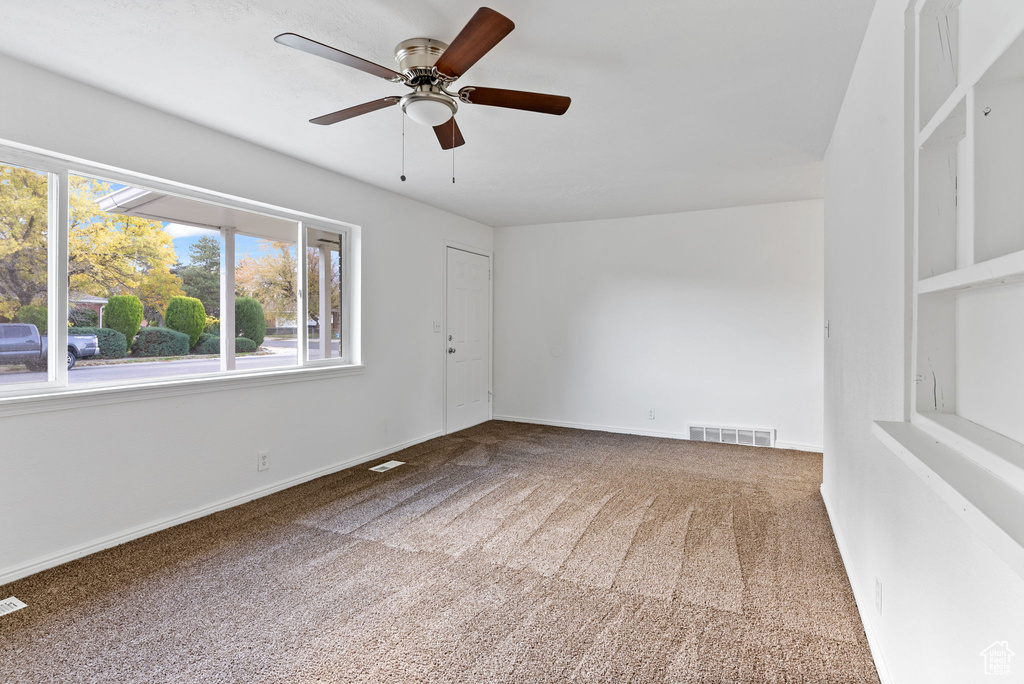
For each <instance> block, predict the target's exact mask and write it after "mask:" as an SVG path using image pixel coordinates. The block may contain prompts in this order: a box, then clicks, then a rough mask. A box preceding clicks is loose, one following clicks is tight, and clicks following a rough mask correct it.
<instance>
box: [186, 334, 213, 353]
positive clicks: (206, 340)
mask: <svg viewBox="0 0 1024 684" xmlns="http://www.w3.org/2000/svg"><path fill="white" fill-rule="evenodd" d="M192 353H193V354H220V338H219V337H217V336H216V335H211V334H210V333H203V334H202V335H200V336H199V341H198V342H196V344H195V346H194V347H192Z"/></svg>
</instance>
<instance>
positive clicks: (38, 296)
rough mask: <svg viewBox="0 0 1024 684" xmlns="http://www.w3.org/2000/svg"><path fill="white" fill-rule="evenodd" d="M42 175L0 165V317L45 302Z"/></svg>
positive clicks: (9, 316) (45, 201)
mask: <svg viewBox="0 0 1024 684" xmlns="http://www.w3.org/2000/svg"><path fill="white" fill-rule="evenodd" d="M48 196H49V192H48V188H47V178H46V174H43V173H38V172H36V171H32V170H30V169H23V168H21V167H17V166H3V165H0V316H3V317H4V318H7V319H13V318H14V317H15V316H16V315H17V313H18V310H19V309H20V308H21V307H22V306H27V305H30V304H40V305H42V304H45V303H46V239H47V229H48V211H47V209H48V204H49V202H48Z"/></svg>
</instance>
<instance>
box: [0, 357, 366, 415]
mask: <svg viewBox="0 0 1024 684" xmlns="http://www.w3.org/2000/svg"><path fill="white" fill-rule="evenodd" d="M364 371H365V366H356V365H348V366H341V365H319V366H304V367H299V366H295V367H287V368H282V369H279V370H272V371H268V370H260V371H253V372H250V373H238V372H235V373H217V374H210V375H205V376H201V377H187V378H177V379H174V380H166V381H163V382H155V383H152V382H151V383H139V384H134V385H125V384H123V383H122V384H119V385H117V386H113V387H86V388H82V389H68V388H64V387H60V388H56V389H54V390H53V391H51V392H47V393H45V394H43V393H39V394H33V395H31V396H20V397H10V398H4V399H0V418H6V417H8V416H20V415H25V414H29V413H44V412H46V411H64V410H70V409H75V408H82V407H87V406H104V405H107V404H120V403H123V402H136V401H145V400H148V399H159V398H162V397H177V396H181V395H184V394H188V395H194V394H203V393H206V392H228V391H231V390H239V389H248V388H250V387H260V386H265V385H283V384H287V383H291V382H304V381H307V380H308V381H312V380H328V379H330V378H335V377H339V376H344V375H362V374H363V372H364Z"/></svg>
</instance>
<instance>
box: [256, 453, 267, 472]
mask: <svg viewBox="0 0 1024 684" xmlns="http://www.w3.org/2000/svg"><path fill="white" fill-rule="evenodd" d="M269 467H270V452H269V451H258V452H256V470H266V469H268V468H269Z"/></svg>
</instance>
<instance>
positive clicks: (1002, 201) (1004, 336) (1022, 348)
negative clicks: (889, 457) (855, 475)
mask: <svg viewBox="0 0 1024 684" xmlns="http://www.w3.org/2000/svg"><path fill="white" fill-rule="evenodd" d="M915 12H916V14H915V17H916V19H915V24H914V32H913V40H914V45H913V47H914V55H915V56H916V59H915V64H914V67H915V72H914V88H915V90H914V104H915V106H914V110H913V111H912V112H909V113H908V117H912V118H911V120H912V121H913V122H914V124H913V127H914V130H915V131H916V135H915V139H914V145H913V164H914V176H913V179H914V180H913V185H912V187H910V188H908V201H912V202H913V207H914V221H913V244H914V259H913V268H914V272H913V278H912V282H913V292H912V299H911V305H912V309H913V326H912V331H911V334H912V345H911V356H912V358H911V363H912V373H911V377H910V379H909V383H910V388H909V389H910V393H911V408H910V420H909V422H908V423H904V424H879V428H878V429H876V434H878V435H879V438H880V439H882V441H883V442H885V443H886V444H888V445H889V446H890V447H891V448H893V451H894V452H895V453H897V455H899V456H900V457H901V458H904V460H907V459H908V458H911V459H913V458H916V459H918V460H919V461H920V462H919V463H916V464H915V465H914V466H913V467H914V470H915V471H916V472H919V474H921V476H922V477H923V478H924V479H925V480H926V481H927V482H928V483H929V484H930V485H931V486H932V487H933V489H935V490H936V491H937V492H939V493H940V494H941V495H942V496H943V497H944V498H946V499H947V501H949V502H951V505H953V506H954V509H955V510H957V512H958V514H962V517H964V519H965V520H967V521H968V522H969V523H970V524H971V525H974V526H975V527H976V529H977V531H979V533H981V534H983V536H984V537H985V538H986V539H989V540H998V542H996V541H991V543H993V544H996V545H997V546H999V547H1000V548H998V549H997V550H998V551H999V552H1000V553H1001V554H1002V555H1003V556H1004V558H1007V559H1008V560H1010V559H1012V560H1013V563H1012V564H1013V565H1014V567H1015V568H1017V570H1018V572H1020V573H1021V574H1022V575H1024V566H1022V565H1021V559H1022V558H1024V527H1021V526H1020V524H1019V520H1024V4H1019V5H1018V4H1015V3H1009V4H1007V3H992V2H990V1H988V0H918V2H917V3H916V5H915ZM900 425H904V426H905V427H899V426H900ZM918 452H920V453H918ZM957 459H960V461H961V462H960V463H958V462H957ZM997 490H998V496H999V499H1000V503H999V505H998V506H992V505H989V504H987V503H986V502H985V501H984V500H983V499H984V498H985V497H986V496H989V495H992V496H994V495H995V494H996V491H997ZM950 492H954V493H955V496H954V495H953V494H950ZM961 500H963V501H967V502H970V503H972V504H973V508H972V509H971V510H973V512H972V513H971V514H970V515H967V513H966V511H967V510H968V509H969V508H970V507H966V506H960V502H961ZM979 520H985V521H986V522H984V524H982V523H979ZM992 525H994V526H995V527H996V528H998V529H1001V530H1003V531H1005V532H1007V533H1008V534H1002V535H1000V534H993V532H992V528H991V526H992ZM983 528H984V529H983Z"/></svg>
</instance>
